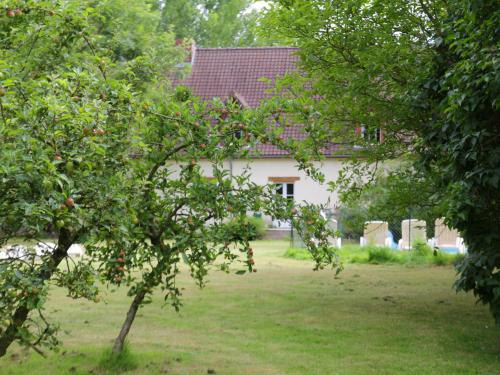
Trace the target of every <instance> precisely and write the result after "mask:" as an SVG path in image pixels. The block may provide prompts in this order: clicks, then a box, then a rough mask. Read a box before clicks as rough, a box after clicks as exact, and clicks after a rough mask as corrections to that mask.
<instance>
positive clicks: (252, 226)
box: [226, 216, 267, 241]
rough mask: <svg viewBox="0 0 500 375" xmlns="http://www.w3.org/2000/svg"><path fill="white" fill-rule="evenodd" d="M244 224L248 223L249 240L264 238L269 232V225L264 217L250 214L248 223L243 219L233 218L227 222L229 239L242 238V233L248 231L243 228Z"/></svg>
mask: <svg viewBox="0 0 500 375" xmlns="http://www.w3.org/2000/svg"><path fill="white" fill-rule="evenodd" d="M242 225H248V227H249V230H248V234H249V237H248V239H249V240H258V239H262V238H263V237H264V236H265V235H266V232H267V225H266V222H265V221H264V219H262V218H261V217H255V216H248V217H247V218H246V223H242V221H241V220H238V219H233V220H231V221H230V222H228V223H227V224H226V230H227V232H228V233H227V236H228V240H230V241H235V240H242V238H241V233H244V232H246V230H241V226H242Z"/></svg>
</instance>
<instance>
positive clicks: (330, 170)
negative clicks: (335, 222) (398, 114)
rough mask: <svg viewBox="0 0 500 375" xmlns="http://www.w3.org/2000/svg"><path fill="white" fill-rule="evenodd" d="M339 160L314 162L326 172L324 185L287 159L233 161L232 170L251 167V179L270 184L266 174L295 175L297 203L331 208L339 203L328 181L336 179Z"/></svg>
mask: <svg viewBox="0 0 500 375" xmlns="http://www.w3.org/2000/svg"><path fill="white" fill-rule="evenodd" d="M342 162H343V160H342V159H326V160H324V161H322V162H321V163H318V164H317V166H319V168H320V170H321V171H322V173H323V174H324V175H325V183H323V184H320V183H318V182H316V181H314V180H313V179H311V178H310V177H308V176H307V175H306V174H305V173H304V172H302V171H299V169H298V168H297V166H296V165H297V164H296V162H295V161H294V160H291V159H286V158H266V159H250V160H233V161H232V173H233V175H239V174H241V173H242V172H243V170H244V169H245V168H246V167H250V170H251V176H252V178H251V180H252V181H253V182H255V183H257V184H267V183H269V177H298V178H299V180H298V181H296V182H295V183H294V190H295V191H294V199H295V201H296V202H297V203H300V202H303V201H305V202H308V203H314V204H327V203H328V202H329V203H328V206H329V208H332V209H334V208H335V206H336V205H338V199H337V195H336V194H335V193H332V192H330V191H328V185H327V183H328V181H331V180H335V179H337V177H338V174H339V171H340V169H341V167H342ZM200 166H201V167H202V169H203V173H204V174H205V175H206V176H207V177H211V176H212V171H211V166H210V164H209V163H208V162H207V161H202V162H201V163H200ZM225 167H226V168H227V169H228V170H229V169H230V162H229V161H227V162H226V163H225Z"/></svg>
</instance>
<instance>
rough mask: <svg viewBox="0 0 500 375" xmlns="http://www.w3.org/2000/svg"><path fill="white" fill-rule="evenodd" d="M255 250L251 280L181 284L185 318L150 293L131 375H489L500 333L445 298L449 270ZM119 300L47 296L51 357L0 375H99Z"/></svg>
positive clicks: (28, 360)
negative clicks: (325, 261) (57, 342)
mask: <svg viewBox="0 0 500 375" xmlns="http://www.w3.org/2000/svg"><path fill="white" fill-rule="evenodd" d="M287 246H288V243H287V242H256V243H255V245H254V251H255V260H256V267H257V268H258V272H257V273H255V274H252V275H243V276H237V275H226V274H222V273H220V272H213V273H212V274H211V275H210V279H209V280H210V282H209V284H208V286H207V287H206V288H205V289H204V290H198V289H197V288H196V287H195V286H194V284H193V282H192V281H191V280H190V279H189V277H188V275H187V274H185V273H184V274H183V275H181V278H180V285H181V286H182V287H183V288H185V290H184V299H183V301H184V307H183V308H182V310H181V312H180V313H176V312H175V311H174V310H173V309H172V308H170V307H168V306H165V307H162V297H161V295H160V294H159V293H158V294H157V295H156V298H155V299H154V301H153V303H152V304H150V305H147V306H145V307H144V308H143V309H142V310H140V312H139V315H138V318H137V319H136V322H135V324H134V326H133V327H132V331H131V333H130V335H129V343H130V348H131V351H132V354H133V355H134V357H135V359H136V361H137V368H136V369H135V370H133V371H130V372H129V373H130V374H207V371H208V369H211V370H214V371H215V373H216V374H271V375H282V374H318V375H323V374H360V375H361V374H362V375H366V374H377V375H381V374H391V375H392V374H419V375H420V374H425V375H429V374H446V375H458V374H488V375H494V374H500V329H499V328H496V327H495V326H494V322H493V319H492V318H491V317H490V315H489V313H488V310H487V309H486V308H485V307H483V306H477V305H475V304H474V299H473V297H472V296H471V295H465V294H456V293H455V292H454V291H453V290H452V283H453V280H454V276H455V272H454V270H453V269H452V268H451V267H450V266H446V267H436V266H411V267H410V266H407V265H370V264H347V265H346V269H345V270H344V271H343V272H342V273H341V274H340V275H339V277H338V278H335V277H334V272H332V271H321V272H313V271H312V270H311V268H312V263H311V262H310V261H307V260H306V261H299V260H295V259H287V258H284V257H283V256H282V255H283V254H284V252H285V250H286V248H287ZM124 292H125V291H124V290H119V291H116V292H114V293H112V292H110V291H105V293H104V300H105V301H106V303H99V304H94V303H90V302H86V301H80V300H70V299H68V298H66V297H65V293H64V290H58V289H54V290H53V291H52V297H51V299H50V302H49V304H48V307H47V315H49V316H51V317H52V318H54V319H56V320H58V321H60V322H61V330H62V332H61V335H60V338H61V339H62V341H63V343H64V348H63V350H62V351H61V352H60V353H54V354H49V358H48V359H43V358H41V357H40V356H38V355H37V354H35V353H33V354H30V355H28V356H26V355H24V354H23V353H22V352H21V351H20V350H19V349H16V348H15V349H14V350H11V351H10V352H9V353H8V355H7V356H6V357H5V358H4V359H1V360H0V374H2V375H3V374H31V375H36V374H51V375H52V374H54V375H56V374H89V373H93V374H104V373H106V372H105V371H103V370H102V369H100V368H99V367H98V364H99V361H100V359H101V357H102V353H103V351H104V350H105V349H107V348H109V347H110V345H111V343H112V340H113V338H114V337H115V336H116V334H117V333H118V329H119V327H120V325H121V323H122V320H123V319H124V317H125V312H126V310H127V308H128V304H129V300H130V299H129V298H127V297H126V296H125V293H124Z"/></svg>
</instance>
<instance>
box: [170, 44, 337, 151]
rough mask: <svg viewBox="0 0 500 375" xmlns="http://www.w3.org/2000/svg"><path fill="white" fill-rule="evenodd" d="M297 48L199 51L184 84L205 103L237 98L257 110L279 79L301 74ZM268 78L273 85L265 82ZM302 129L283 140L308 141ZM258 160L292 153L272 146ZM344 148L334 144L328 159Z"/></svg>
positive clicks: (297, 127)
mask: <svg viewBox="0 0 500 375" xmlns="http://www.w3.org/2000/svg"><path fill="white" fill-rule="evenodd" d="M297 51H298V49H297V48H293V47H256V48H196V50H195V51H194V59H193V65H192V67H191V73H190V75H189V76H188V77H187V78H186V79H185V80H184V81H182V82H175V84H183V85H186V86H188V87H190V88H191V90H192V92H193V94H194V95H196V96H198V97H201V98H202V99H203V100H207V101H208V100H212V99H214V98H220V99H221V100H226V99H228V98H229V97H233V98H236V99H237V100H238V101H239V102H240V103H242V104H243V105H245V106H248V107H251V108H255V107H257V106H258V105H259V103H260V102H261V101H262V100H263V99H266V98H269V97H270V96H271V95H272V94H270V93H268V92H266V91H267V90H268V89H270V88H272V87H273V82H274V80H275V79H276V78H278V77H282V76H284V75H285V74H286V73H288V72H293V71H296V70H297V62H298V60H299V57H298V56H297V54H296V52H297ZM262 78H267V79H269V80H270V82H269V83H268V82H263V81H262ZM302 129H303V128H302V126H301V125H295V126H287V127H286V128H285V129H284V132H283V135H282V137H283V138H285V139H286V138H294V139H297V140H301V139H304V138H305V137H306V135H305V134H304V133H303V131H302ZM256 151H257V155H255V156H257V157H267V158H269V157H278V158H279V157H287V156H288V152H287V151H284V150H280V149H279V148H277V147H276V146H274V145H271V144H260V145H258V146H257V147H256ZM341 151H342V146H341V145H337V144H331V145H329V146H328V147H327V148H326V149H324V150H323V153H324V155H325V156H330V157H331V156H337V155H336V154H338V153H339V152H341Z"/></svg>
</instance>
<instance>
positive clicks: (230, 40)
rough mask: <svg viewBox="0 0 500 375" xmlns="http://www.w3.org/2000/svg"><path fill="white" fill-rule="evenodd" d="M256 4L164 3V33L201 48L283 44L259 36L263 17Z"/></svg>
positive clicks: (246, 0)
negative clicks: (258, 31)
mask: <svg viewBox="0 0 500 375" xmlns="http://www.w3.org/2000/svg"><path fill="white" fill-rule="evenodd" d="M253 3H255V1H253V0H165V1H162V2H161V7H162V18H161V22H160V29H161V30H172V31H173V32H174V33H175V35H176V38H178V39H183V40H185V39H192V40H193V41H194V42H195V43H196V44H197V45H199V46H201V47H248V46H257V45H270V44H280V43H281V44H283V42H284V41H283V40H281V39H279V38H277V37H274V38H272V37H271V36H270V35H269V33H268V34H266V35H262V36H260V35H258V34H257V32H256V31H257V26H258V24H259V22H260V16H261V13H260V12H259V10H258V9H255V8H253V7H252V4H253Z"/></svg>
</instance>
